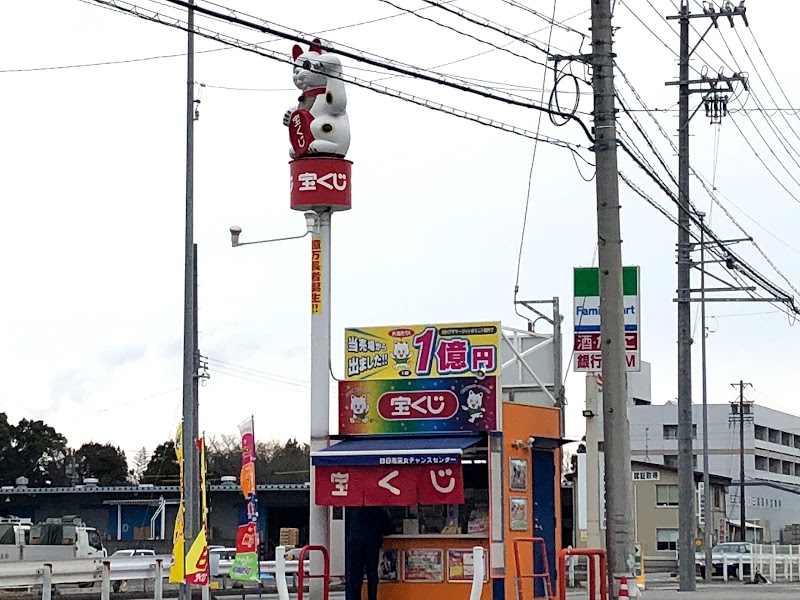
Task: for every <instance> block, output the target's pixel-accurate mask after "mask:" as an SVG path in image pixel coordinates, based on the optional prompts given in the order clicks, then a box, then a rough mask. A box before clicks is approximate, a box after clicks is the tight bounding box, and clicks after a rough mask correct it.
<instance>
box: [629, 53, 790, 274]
mask: <svg viewBox="0 0 800 600" xmlns="http://www.w3.org/2000/svg"><path fill="white" fill-rule="evenodd" d="M616 66H617V71H618V72H619V73H620V75H621V76H622V78H623V80H624V81H625V83H626V85H627V86H628V88H629V89H630V90H631V91H632V92H633V94H634V96H635V97H636V99H637V101H638V102H639V104H640V105H641V106H642V107H643V108H644V109H645V110H646V112H647V114H648V117H649V118H650V119H651V120H652V121H653V122H654V123H655V125H656V127H657V128H658V130H659V132H660V133H661V135H662V136H663V137H664V139H666V140H667V142H668V143H669V144H670V147H671V148H672V150H673V151H674V152H675V153H677V152H678V147H677V146H676V145H675V142H674V141H673V140H672V138H671V137H670V136H669V134H668V133H667V132H666V131H665V130H664V128H663V126H662V125H661V123H660V122H659V121H658V119H657V118H656V117H655V115H653V114H652V113H651V112H650V111H648V110H647V104H646V103H645V102H644V99H643V98H642V97H641V95H640V94H639V92H638V91H637V90H636V88H635V87H634V85H633V83H632V82H631V81H630V79H629V78H628V76H627V75H626V74H625V72H624V71H623V70H622V69H621V68H619V65H616ZM628 116H631V115H630V114H629V115H628ZM734 124H735V123H734ZM689 169H690V173H691V174H692V175H693V176H694V177H695V178H696V179H697V180H698V181H699V182H700V184H701V186H702V187H703V189H704V191H705V192H706V194H708V196H709V197H710V198H711V200H712V202H713V203H714V204H716V205H717V206H718V207H719V208H720V209H721V210H722V211H723V212H724V213H725V215H726V216H727V217H728V219H730V221H731V222H732V223H733V224H734V225H735V226H736V228H737V229H739V231H741V232H742V234H744V235H745V236H746V237H749V238H751V240H752V242H751V243H752V244H753V246H754V247H755V248H756V250H757V251H758V252H759V254H760V255H761V256H762V258H764V260H765V261H766V262H767V263H768V264H769V265H770V267H772V269H773V270H774V271H775V273H776V274H778V276H779V277H781V279H783V280H784V281H785V282H786V283H787V284H788V285H789V286H790V287H792V289H794V286H793V285H792V283H791V281H789V280H788V278H787V277H786V275H785V274H784V273H783V272H782V271H781V270H780V269H778V268H777V266H776V265H775V263H774V262H773V261H772V259H770V258H769V256H768V255H767V254H766V252H765V251H764V250H763V248H761V246H760V245H759V244H758V243H757V242H756V241H755V239H753V237H752V236H751V235H750V234H749V233H748V232H747V231H746V230H745V229H744V227H742V225H741V224H740V223H739V222H738V221H737V220H736V218H735V217H734V216H733V215H732V214H731V212H730V211H729V210H728V209H727V207H726V206H725V205H724V204H723V203H722V202H721V201H720V200H719V198H718V197H717V195H722V194H721V193H720V192H719V191H718V190H717V189H716V187H715V186H714V185H712V186H709V184H708V182H707V181H706V179H705V178H704V177H703V175H702V174H701V173H699V172H698V171H697V170H696V169H695V168H694V167H693V166H692V165H691V164H690V165H689ZM723 197H724V196H723ZM726 200H727V198H726ZM728 202H730V203H731V204H732V205H733V206H736V205H735V204H734V203H733V202H731V201H730V200H728ZM736 208H737V209H739V210H740V212H742V214H744V215H745V216H746V217H747V218H748V219H749V220H750V221H752V222H753V223H755V224H756V225H757V226H758V227H759V228H760V229H762V230H763V231H765V232H766V233H768V234H769V235H770V236H772V237H773V238H775V239H776V240H778V241H779V242H781V243H782V244H783V245H785V246H787V247H789V248H791V249H792V250H794V251H795V252H797V249H795V248H793V247H792V246H790V245H789V244H787V243H786V242H785V241H784V240H782V239H781V238H780V237H778V236H776V235H775V234H774V233H772V232H771V231H769V230H768V229H766V228H765V227H764V226H763V225H761V224H760V223H758V221H756V220H755V219H754V218H753V217H751V216H750V215H748V214H747V213H746V212H745V211H743V210H742V209H741V208H739V207H738V206H736Z"/></svg>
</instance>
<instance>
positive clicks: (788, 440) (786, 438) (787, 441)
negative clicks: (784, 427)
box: [781, 431, 793, 446]
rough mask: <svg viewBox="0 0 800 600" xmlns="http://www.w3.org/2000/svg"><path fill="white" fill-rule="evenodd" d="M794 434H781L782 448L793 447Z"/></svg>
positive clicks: (783, 432)
mask: <svg viewBox="0 0 800 600" xmlns="http://www.w3.org/2000/svg"><path fill="white" fill-rule="evenodd" d="M792 443H793V442H792V434H791V433H787V432H785V431H782V432H781V445H782V446H791V445H792Z"/></svg>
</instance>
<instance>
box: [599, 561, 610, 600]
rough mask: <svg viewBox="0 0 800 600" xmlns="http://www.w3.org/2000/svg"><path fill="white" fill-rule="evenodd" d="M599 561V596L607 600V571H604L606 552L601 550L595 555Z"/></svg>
mask: <svg viewBox="0 0 800 600" xmlns="http://www.w3.org/2000/svg"><path fill="white" fill-rule="evenodd" d="M597 558H598V560H599V561H600V598H602V600H608V573H607V571H606V553H605V552H602V551H601V554H600V555H599V556H598V557H597Z"/></svg>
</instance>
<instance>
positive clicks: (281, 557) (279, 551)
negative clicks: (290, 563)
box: [275, 546, 302, 600]
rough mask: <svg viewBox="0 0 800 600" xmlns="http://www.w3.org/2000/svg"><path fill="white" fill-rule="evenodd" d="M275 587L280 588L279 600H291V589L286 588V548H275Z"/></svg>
mask: <svg viewBox="0 0 800 600" xmlns="http://www.w3.org/2000/svg"><path fill="white" fill-rule="evenodd" d="M300 568H302V565H301V566H300ZM275 585H276V586H278V600H289V588H288V587H286V546H278V547H277V548H275Z"/></svg>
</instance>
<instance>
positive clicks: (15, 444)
mask: <svg viewBox="0 0 800 600" xmlns="http://www.w3.org/2000/svg"><path fill="white" fill-rule="evenodd" d="M66 457H67V439H66V438H65V437H64V436H63V435H61V434H60V433H58V432H57V431H56V430H55V429H54V428H52V427H50V426H49V425H47V424H46V423H45V422H44V421H41V420H39V421H32V420H29V419H21V420H20V421H19V423H17V424H16V425H11V424H9V422H8V417H7V415H6V414H5V413H0V477H2V479H3V484H4V485H10V484H13V483H14V481H15V480H16V479H17V478H18V477H27V479H28V484H29V485H30V486H34V487H38V486H45V485H67V477H66V469H65V464H66V463H65V459H66Z"/></svg>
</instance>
